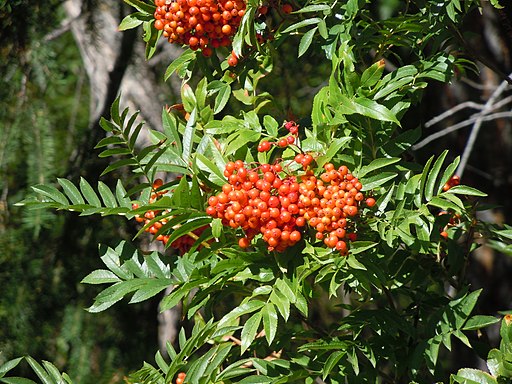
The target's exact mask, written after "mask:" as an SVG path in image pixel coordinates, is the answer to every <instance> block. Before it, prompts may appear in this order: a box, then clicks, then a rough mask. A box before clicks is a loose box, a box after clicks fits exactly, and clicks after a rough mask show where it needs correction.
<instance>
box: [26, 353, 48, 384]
mask: <svg viewBox="0 0 512 384" xmlns="http://www.w3.org/2000/svg"><path fill="white" fill-rule="evenodd" d="M25 360H26V361H27V362H28V364H29V365H30V366H31V367H32V369H33V370H34V372H35V373H36V375H37V377H39V379H40V380H41V382H42V383H43V384H53V383H52V380H51V379H50V376H49V375H48V373H47V372H46V371H45V370H44V368H43V367H42V366H41V365H40V364H39V363H38V362H37V361H35V360H34V359H33V358H32V357H30V356H27V357H25Z"/></svg>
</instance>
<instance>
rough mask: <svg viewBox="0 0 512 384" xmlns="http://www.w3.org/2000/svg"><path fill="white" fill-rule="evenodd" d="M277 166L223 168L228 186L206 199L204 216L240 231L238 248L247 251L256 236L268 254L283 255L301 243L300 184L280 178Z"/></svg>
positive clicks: (232, 164) (229, 165)
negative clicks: (241, 232) (289, 248)
mask: <svg viewBox="0 0 512 384" xmlns="http://www.w3.org/2000/svg"><path fill="white" fill-rule="evenodd" d="M281 172H282V166H281V165H280V164H274V165H270V164H260V165H259V166H258V167H256V168H254V169H249V168H247V167H246V166H245V164H244V163H243V162H242V161H241V160H237V161H235V162H229V163H227V164H226V168H225V170H224V175H225V176H226V177H227V179H228V183H227V184H224V185H223V186H222V192H220V193H219V194H217V195H216V196H211V197H210V198H209V199H208V207H207V208H206V213H207V214H208V215H210V216H213V217H217V218H220V219H222V223H223V224H224V225H226V226H230V227H232V228H242V229H243V230H244V232H245V237H242V238H241V239H240V240H239V242H238V244H239V245H240V247H242V248H247V247H248V246H249V245H250V243H251V241H252V239H253V238H254V237H255V236H256V235H257V234H259V233H261V234H262V235H263V240H264V241H265V242H266V243H267V244H268V249H269V250H271V251H272V250H276V251H278V252H282V251H284V250H285V249H286V248H287V247H290V246H292V245H294V244H295V243H297V242H298V241H299V240H300V239H301V233H300V232H299V231H298V228H299V227H300V226H301V225H302V226H304V224H305V221H304V220H302V222H301V221H299V222H297V220H296V218H297V217H298V213H299V207H298V205H297V203H298V200H299V194H298V190H299V183H298V182H297V181H296V178H295V177H294V176H285V177H284V178H282V177H281V176H280V174H281Z"/></svg>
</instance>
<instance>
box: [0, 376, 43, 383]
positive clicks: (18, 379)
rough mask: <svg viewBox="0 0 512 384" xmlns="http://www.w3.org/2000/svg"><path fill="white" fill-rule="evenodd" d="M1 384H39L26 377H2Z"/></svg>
mask: <svg viewBox="0 0 512 384" xmlns="http://www.w3.org/2000/svg"><path fill="white" fill-rule="evenodd" d="M0 382H1V383H5V384H37V383H36V382H35V381H33V380H29V379H26V378H24V377H17V376H11V377H2V378H0Z"/></svg>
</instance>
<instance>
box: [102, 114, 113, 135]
mask: <svg viewBox="0 0 512 384" xmlns="http://www.w3.org/2000/svg"><path fill="white" fill-rule="evenodd" d="M100 127H101V128H103V130H104V131H106V132H112V131H113V130H115V129H117V127H116V126H115V125H114V123H112V122H110V121H108V120H107V119H105V118H104V117H101V118H100Z"/></svg>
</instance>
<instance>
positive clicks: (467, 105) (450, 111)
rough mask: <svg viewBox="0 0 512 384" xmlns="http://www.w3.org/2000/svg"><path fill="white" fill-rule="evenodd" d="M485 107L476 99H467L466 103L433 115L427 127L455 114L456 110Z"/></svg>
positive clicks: (426, 124)
mask: <svg viewBox="0 0 512 384" xmlns="http://www.w3.org/2000/svg"><path fill="white" fill-rule="evenodd" d="M483 107H484V105H483V104H478V103H475V102H474V101H465V102H464V103H460V104H457V105H456V106H455V107H453V108H450V109H448V110H447V111H445V112H443V113H441V114H440V115H439V116H436V117H433V118H432V119H430V120H429V121H427V122H426V123H425V128H430V127H431V126H433V125H434V124H437V123H439V122H440V121H442V120H444V119H446V118H448V117H451V116H453V114H454V113H455V112H458V111H460V110H462V109H464V108H473V109H478V110H482V109H483Z"/></svg>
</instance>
